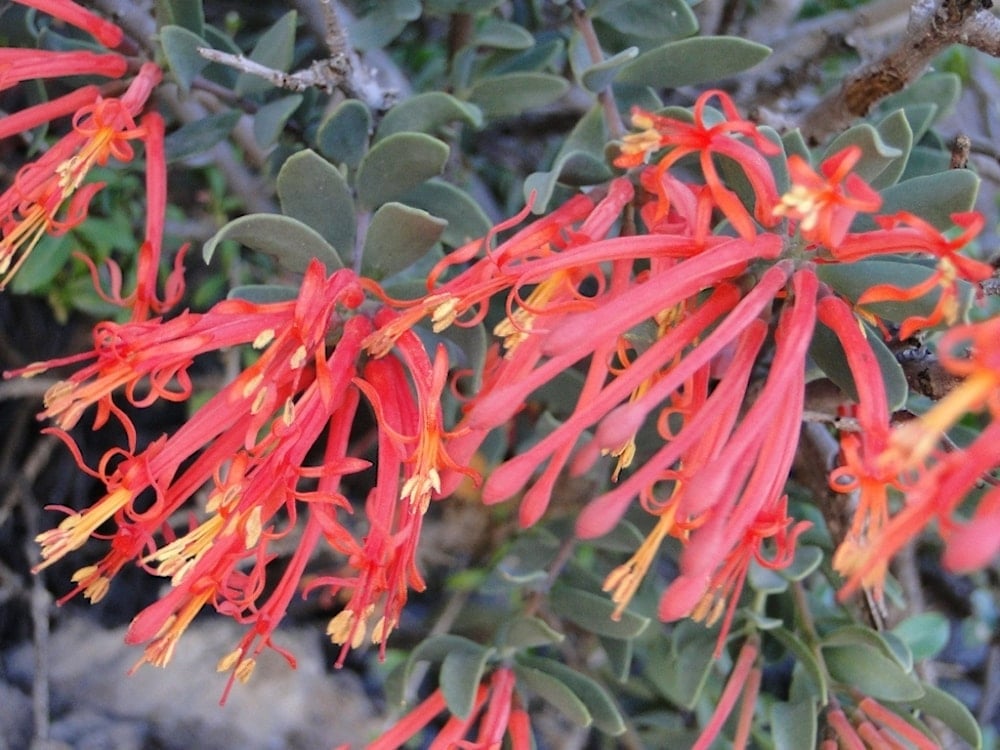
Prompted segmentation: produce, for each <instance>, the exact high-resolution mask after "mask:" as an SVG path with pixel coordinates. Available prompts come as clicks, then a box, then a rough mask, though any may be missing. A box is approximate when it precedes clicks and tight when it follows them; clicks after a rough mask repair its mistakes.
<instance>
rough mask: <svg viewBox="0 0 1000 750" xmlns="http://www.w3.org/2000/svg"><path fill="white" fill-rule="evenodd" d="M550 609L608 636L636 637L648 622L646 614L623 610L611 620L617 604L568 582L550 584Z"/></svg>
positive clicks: (581, 625) (571, 620)
mask: <svg viewBox="0 0 1000 750" xmlns="http://www.w3.org/2000/svg"><path fill="white" fill-rule="evenodd" d="M549 604H550V605H551V607H552V611H553V612H555V613H556V614H557V615H559V616H560V617H565V618H566V619H567V620H569V621H570V622H572V623H575V624H576V625H579V626H580V627H581V628H584V629H585V630H588V631H590V632H591V633H596V634H597V635H604V636H608V637H610V638H635V637H636V636H637V635H639V634H640V633H642V631H643V630H645V629H646V626H647V625H649V618H648V617H642V616H641V615H637V614H635V613H634V612H629V611H628V610H625V611H624V612H622V614H621V618H620V619H618V620H613V619H611V618H612V615H613V614H614V611H615V607H616V605H615V604H614V603H613V602H612V601H611V600H610V599H608V598H607V597H605V596H599V595H597V594H591V593H590V592H589V591H582V590H580V589H577V588H570V587H569V586H564V585H556V586H553V587H552V591H551V594H550V596H549Z"/></svg>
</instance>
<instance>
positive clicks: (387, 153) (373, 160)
mask: <svg viewBox="0 0 1000 750" xmlns="http://www.w3.org/2000/svg"><path fill="white" fill-rule="evenodd" d="M447 161H448V146H447V145H446V144H444V143H442V142H441V141H439V140H438V139H437V138H432V137H431V136H429V135H426V134H424V133H396V134H394V135H390V136H389V137H387V138H384V139H383V140H381V141H379V142H378V143H376V144H375V145H374V146H372V148H371V150H370V151H369V152H368V153H367V154H365V155H364V158H362V159H361V164H360V165H359V166H358V174H357V176H356V178H355V187H356V189H357V191H358V198H359V199H360V201H361V202H362V203H363V204H364V205H365V206H367V207H369V208H376V207H378V206H381V205H382V204H383V203H387V202H388V201H394V200H398V199H399V198H401V197H402V196H404V195H406V193H407V192H409V191H410V190H412V189H413V188H415V187H416V186H417V185H419V184H420V183H421V182H424V181H425V180H429V179H430V178H431V177H436V176H438V175H439V174H441V172H442V171H443V170H444V165H445V162H447Z"/></svg>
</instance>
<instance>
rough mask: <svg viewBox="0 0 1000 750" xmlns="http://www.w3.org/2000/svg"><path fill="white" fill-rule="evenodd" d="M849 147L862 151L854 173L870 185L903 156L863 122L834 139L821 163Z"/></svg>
mask: <svg viewBox="0 0 1000 750" xmlns="http://www.w3.org/2000/svg"><path fill="white" fill-rule="evenodd" d="M848 146H857V147H858V148H860V149H861V160H860V161H859V162H858V163H857V165H855V167H854V172H855V174H857V175H858V176H860V177H861V178H862V179H864V180H865V182H868V183H871V182H872V181H873V180H874V179H875V178H876V177H878V176H879V175H881V174H882V172H884V171H885V170H886V168H887V167H888V166H889V165H890V164H892V163H893V162H894V161H897V160H898V159H899V158H900V157H902V156H903V152H902V151H900V150H899V149H898V148H894V147H893V146H890V145H889V144H887V143H886V142H885V141H883V140H882V136H881V135H880V134H879V132H878V131H877V130H876V129H875V128H874V127H873V126H871V125H869V124H868V123H867V122H863V123H861V124H859V125H855V126H854V127H852V128H850V129H848V130H845V131H844V132H843V133H841V134H840V135H839V136H837V137H836V138H834V139H833V142H832V143H831V144H830V145H829V146H827V148H826V152H825V153H824V155H823V157H822V159H820V161H823V160H825V159H826V158H827V157H829V156H832V155H833V154H836V153H837V152H838V151H842V150H843V149H845V148H847V147H848ZM904 166H905V160H904Z"/></svg>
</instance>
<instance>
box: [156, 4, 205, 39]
mask: <svg viewBox="0 0 1000 750" xmlns="http://www.w3.org/2000/svg"><path fill="white" fill-rule="evenodd" d="M155 7H156V22H157V26H158V29H157V30H158V32H159V33H160V34H162V33H163V30H164V29H165V28H166V27H167V26H180V27H181V28H184V29H187V30H188V31H190V32H191V33H192V34H194V35H195V36H201V35H202V34H204V33H205V9H204V8H203V7H202V0H156V6H155Z"/></svg>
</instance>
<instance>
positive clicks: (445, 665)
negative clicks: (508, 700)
mask: <svg viewBox="0 0 1000 750" xmlns="http://www.w3.org/2000/svg"><path fill="white" fill-rule="evenodd" d="M494 653H495V652H494V650H493V649H492V648H486V647H485V646H481V645H479V644H478V643H477V644H475V648H473V647H471V646H470V647H466V648H460V649H453V650H451V651H449V652H448V654H447V655H446V656H445V657H444V661H443V662H442V663H441V672H440V673H439V675H438V679H439V680H440V683H441V693H442V695H444V700H445V703H447V704H448V710H449V711H451V712H452V713H453V714H454V715H455V716H459V717H461V718H463V719H465V718H467V717H468V716H469V714H470V713H471V712H472V706H473V704H474V702H475V698H476V689H477V688H478V687H479V682H480V680H482V678H483V670H484V669H485V668H486V662H487V660H488V659H489V658H490V656H492V655H493V654H494Z"/></svg>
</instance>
